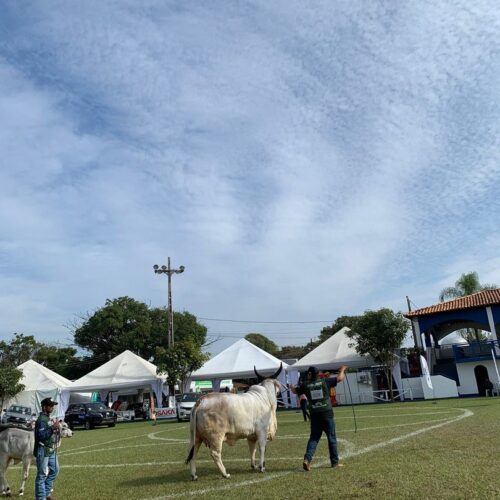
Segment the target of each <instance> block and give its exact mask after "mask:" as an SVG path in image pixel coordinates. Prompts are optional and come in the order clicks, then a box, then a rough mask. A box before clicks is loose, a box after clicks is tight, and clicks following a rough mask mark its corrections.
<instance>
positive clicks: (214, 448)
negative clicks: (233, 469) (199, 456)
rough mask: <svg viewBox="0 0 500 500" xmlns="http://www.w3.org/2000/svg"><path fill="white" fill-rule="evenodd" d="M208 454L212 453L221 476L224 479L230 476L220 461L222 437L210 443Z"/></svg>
mask: <svg viewBox="0 0 500 500" xmlns="http://www.w3.org/2000/svg"><path fill="white" fill-rule="evenodd" d="M210 454H211V455H212V458H213V459H214V462H215V465H217V467H218V468H219V470H220V472H221V474H222V476H223V477H225V478H226V479H227V478H229V477H231V475H230V474H228V473H227V472H226V468H225V467H224V464H223V463H222V439H220V440H218V441H217V442H215V443H213V444H211V445H210Z"/></svg>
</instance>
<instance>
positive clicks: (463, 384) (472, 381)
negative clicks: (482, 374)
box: [457, 359, 500, 396]
mask: <svg viewBox="0 0 500 500" xmlns="http://www.w3.org/2000/svg"><path fill="white" fill-rule="evenodd" d="M497 363H498V364H499V365H500V362H498V361H497ZM479 365H483V366H484V367H485V368H486V369H487V370H488V378H489V379H490V380H491V381H492V382H493V383H495V382H498V377H497V373H496V370H495V365H494V364H493V359H491V360H487V361H471V362H469V363H457V373H458V380H459V381H460V387H459V388H458V393H459V394H460V395H461V396H462V395H466V394H478V392H479V389H478V387H477V383H476V376H475V375H474V368H475V367H476V366H479Z"/></svg>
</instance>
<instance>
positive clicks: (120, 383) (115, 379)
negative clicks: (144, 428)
mask: <svg viewBox="0 0 500 500" xmlns="http://www.w3.org/2000/svg"><path fill="white" fill-rule="evenodd" d="M165 381H166V377H165V376H160V375H158V374H157V373H156V366H155V365H154V364H152V363H150V362H149V361H146V360H145V359H143V358H141V357H140V356H137V354H134V353H133V352H131V351H128V350H127V351H124V352H122V353H121V354H119V355H118V356H116V357H115V358H113V359H111V360H110V361H108V362H107V363H104V364H103V365H101V366H100V367H98V368H96V369H95V370H93V371H91V372H90V373H88V374H87V375H85V376H83V377H82V378H80V379H78V380H76V381H75V382H73V383H71V384H70V385H69V387H68V388H67V389H66V390H64V391H63V392H62V396H63V397H62V399H63V401H69V395H70V394H73V393H75V392H82V391H91V392H94V393H95V392H97V393H99V395H100V398H101V401H105V400H106V398H108V400H109V401H110V402H111V403H113V402H115V401H116V400H118V398H119V396H120V395H121V394H123V395H130V394H137V395H138V396H141V395H142V394H144V393H145V392H149V393H152V394H154V395H155V396H156V401H157V402H158V406H161V405H162V401H163V387H164V384H165ZM66 407H67V404H66ZM125 415H128V414H125ZM120 416H121V417H123V415H120ZM174 417H175V415H174Z"/></svg>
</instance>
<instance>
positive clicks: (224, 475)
mask: <svg viewBox="0 0 500 500" xmlns="http://www.w3.org/2000/svg"><path fill="white" fill-rule="evenodd" d="M222 477H224V478H225V479H229V478H230V477H231V474H222Z"/></svg>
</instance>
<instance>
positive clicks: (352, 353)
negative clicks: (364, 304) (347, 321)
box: [292, 327, 374, 371]
mask: <svg viewBox="0 0 500 500" xmlns="http://www.w3.org/2000/svg"><path fill="white" fill-rule="evenodd" d="M348 331H350V329H349V328H347V327H344V328H342V329H340V330H339V331H338V332H337V333H335V334H333V335H332V336H331V337H330V338H329V339H327V340H325V341H324V342H323V343H322V344H320V345H319V346H318V347H316V349H314V350H312V351H311V352H310V353H308V354H306V355H305V356H304V357H303V358H301V359H299V360H298V361H297V362H296V363H294V364H293V365H292V369H297V370H299V371H300V370H306V369H307V368H309V366H315V367H316V368H319V369H321V370H333V369H336V368H340V367H341V366H342V365H347V366H349V367H350V368H363V367H368V366H371V365H373V364H374V360H373V359H372V358H370V357H366V356H361V355H360V354H358V353H357V352H356V349H355V348H354V346H353V347H350V346H349V344H352V343H353V342H354V341H353V339H350V338H349V337H348V336H347V335H346V332H348Z"/></svg>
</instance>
